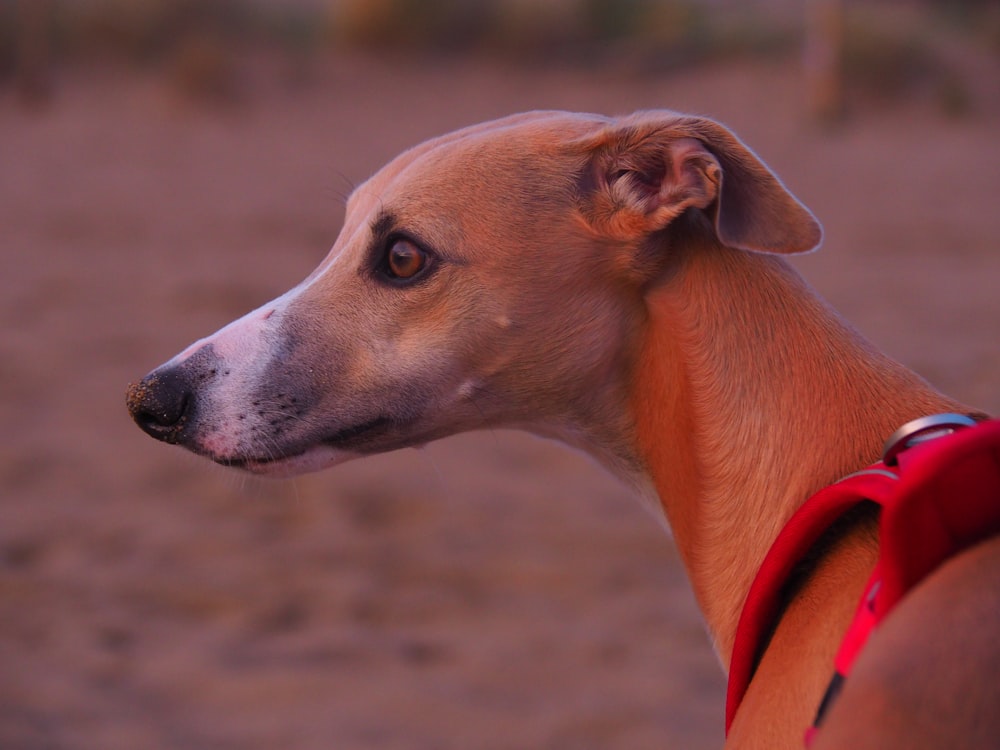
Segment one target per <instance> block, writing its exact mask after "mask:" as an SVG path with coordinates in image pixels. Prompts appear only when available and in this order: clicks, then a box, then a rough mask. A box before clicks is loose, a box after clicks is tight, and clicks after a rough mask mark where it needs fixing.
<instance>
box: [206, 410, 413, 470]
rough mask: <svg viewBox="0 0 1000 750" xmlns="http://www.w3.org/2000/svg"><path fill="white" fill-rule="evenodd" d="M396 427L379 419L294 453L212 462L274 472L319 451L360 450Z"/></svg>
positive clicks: (231, 458)
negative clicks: (363, 445)
mask: <svg viewBox="0 0 1000 750" xmlns="http://www.w3.org/2000/svg"><path fill="white" fill-rule="evenodd" d="M393 424H394V420H393V419H391V418H390V417H385V416H380V417H375V418H374V419H370V420H368V421H367V422H361V423H359V424H355V425H351V426H349V427H345V428H343V429H340V430H338V431H337V432H335V433H333V434H332V435H328V436H327V437H324V438H321V439H320V440H316V441H311V442H309V443H308V444H306V445H302V446H298V447H296V448H295V449H293V450H289V451H285V452H281V453H275V454H274V455H270V456H253V455H250V456H212V457H211V458H212V460H213V461H215V463H217V464H221V465H222V466H229V467H232V468H236V469H246V470H248V471H252V472H254V473H271V471H272V469H275V468H277V467H278V466H279V465H281V464H285V463H290V462H293V461H295V460H296V459H300V458H302V457H303V456H305V455H306V454H307V453H309V452H310V451H313V450H315V449H317V448H328V449H332V450H337V451H345V452H347V451H356V452H357V451H359V450H360V443H362V442H363V441H364V440H365V439H367V438H370V437H371V436H372V435H374V434H378V433H381V432H384V431H385V430H386V429H388V428H389V427H390V426H392V425H393Z"/></svg>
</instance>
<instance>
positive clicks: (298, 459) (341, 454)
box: [213, 445, 363, 479]
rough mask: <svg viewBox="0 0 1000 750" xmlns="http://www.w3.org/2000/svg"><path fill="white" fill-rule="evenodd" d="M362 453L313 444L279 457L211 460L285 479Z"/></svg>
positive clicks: (317, 469)
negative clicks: (297, 451)
mask: <svg viewBox="0 0 1000 750" xmlns="http://www.w3.org/2000/svg"><path fill="white" fill-rule="evenodd" d="M362 455H363V454H361V453H356V452H354V451H345V450H340V449H337V448H332V447H330V446H327V445H315V446H312V447H310V448H307V449H306V450H305V451H303V452H302V453H296V454H295V455H292V456H283V457H281V458H273V459H271V458H269V459H253V458H251V459H238V460H237V459H225V458H214V459H213V460H214V461H215V462H216V463H219V464H222V465H223V466H230V467H233V468H236V469H240V470H242V471H247V472H249V473H251V474H256V475H258V476H265V477H273V478H275V479H286V478H289V477H296V476H299V475H300V474H310V473H312V472H314V471H322V470H323V469H328V468H330V467H331V466H336V465H338V464H342V463H344V462H345V461H350V460H351V459H354V458H360V457H361V456H362Z"/></svg>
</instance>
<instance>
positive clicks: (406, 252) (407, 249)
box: [385, 239, 427, 281]
mask: <svg viewBox="0 0 1000 750" xmlns="http://www.w3.org/2000/svg"><path fill="white" fill-rule="evenodd" d="M426 265H427V253H425V252H424V251H423V250H421V249H420V248H419V247H417V246H416V245H414V244H413V243H412V242H410V241H409V240H401V239H400V240H396V241H395V242H393V243H392V245H390V247H389V252H388V253H387V254H386V257H385V270H386V273H387V274H388V275H389V276H391V277H392V278H394V279H400V280H403V281H405V280H406V279H412V278H413V277H415V276H416V275H417V274H419V273H420V272H421V271H423V270H424V268H425V267H426Z"/></svg>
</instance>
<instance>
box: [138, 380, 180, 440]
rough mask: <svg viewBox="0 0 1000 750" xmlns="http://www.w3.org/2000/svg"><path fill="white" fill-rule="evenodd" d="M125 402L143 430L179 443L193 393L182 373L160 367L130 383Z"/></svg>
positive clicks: (160, 438) (156, 436)
mask: <svg viewBox="0 0 1000 750" xmlns="http://www.w3.org/2000/svg"><path fill="white" fill-rule="evenodd" d="M126 403H127V404H128V410H129V413H130V414H131V415H132V419H134V420H135V423H136V424H137V425H139V427H140V428H142V430H143V431H144V432H146V433H147V434H148V435H152V436H153V437H154V438H156V439H157V440H163V441H164V442H167V443H177V442H179V441H180V437H181V433H182V432H183V430H184V426H185V424H186V423H187V421H188V418H189V416H190V414H191V411H192V409H193V406H194V392H193V389H192V387H191V383H190V381H189V380H188V378H186V377H185V376H184V374H183V373H182V372H179V371H178V370H176V369H172V370H166V371H163V372H161V371H159V370H157V371H154V372H152V373H150V374H149V375H147V376H146V377H144V378H143V379H142V380H140V381H139V382H138V383H131V384H130V385H129V387H128V392H127V394H126Z"/></svg>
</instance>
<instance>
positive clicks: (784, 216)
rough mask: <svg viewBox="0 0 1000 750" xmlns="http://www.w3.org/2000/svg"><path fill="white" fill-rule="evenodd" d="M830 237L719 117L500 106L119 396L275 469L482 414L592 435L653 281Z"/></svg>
mask: <svg viewBox="0 0 1000 750" xmlns="http://www.w3.org/2000/svg"><path fill="white" fill-rule="evenodd" d="M819 237H820V232H819V227H818V225H817V224H816V222H815V220H814V219H813V218H812V216H811V215H810V214H809V213H808V211H806V210H805V209H804V208H803V207H802V206H801V205H800V204H799V203H798V202H797V201H796V200H795V199H794V198H793V197H792V196H791V195H790V194H789V193H788V192H787V191H786V190H785V189H784V188H783V187H782V185H781V184H780V182H778V180H777V179H776V178H775V177H774V175H773V174H772V173H771V172H770V171H769V170H768V169H767V168H766V167H765V166H764V165H763V164H762V163H761V162H760V161H759V160H758V159H757V158H756V157H755V156H754V155H753V154H752V153H751V152H750V151H748V150H747V149H746V148H745V147H744V146H743V145H742V144H741V143H740V142H739V141H738V140H737V139H736V138H735V137H734V136H733V135H732V134H730V133H729V132H728V131H726V130H725V129H724V128H722V127H721V126H719V125H717V124H716V123H714V122H711V121H708V120H704V119H699V118H690V117H683V116H680V115H677V114H674V113H669V112H655V113H642V114H639V115H635V116H632V117H630V118H627V119H625V120H609V119H606V118H601V117H597V116H589V115H570V114H565V113H545V112H542V113H531V114H527V115H519V116H515V117H511V118H507V119H503V120H498V121H495V122H491V123H486V124H484V125H479V126H475V127H471V128H467V129H464V130H460V131H458V132H456V133H453V134H450V135H446V136H443V137H441V138H438V139H435V140H432V141H429V142H427V143H424V144H422V145H421V146H418V147H416V148H414V149H412V150H410V151H408V152H406V153H404V154H402V155H401V156H399V157H398V158H397V159H395V160H394V161H392V162H391V163H390V164H389V165H387V166H386V167H385V168H383V169H382V170H381V171H380V172H378V173H377V174H376V175H375V176H374V177H372V178H371V179H370V180H368V181H367V182H366V183H364V184H363V185H361V186H360V187H359V188H357V190H355V191H354V193H353V195H352V196H351V198H350V199H349V201H348V205H347V214H346V219H345V224H344V227H343V229H342V231H341V234H340V236H339V237H338V239H337V241H336V244H335V245H334V247H333V249H332V250H331V251H330V253H329V255H328V256H327V257H326V259H325V260H324V261H323V262H322V264H320V266H319V267H318V268H317V269H316V270H315V271H314V272H313V273H312V274H311V275H310V276H309V277H308V278H306V279H305V280H304V281H303V282H302V283H301V284H299V285H298V286H297V287H295V288H294V289H292V290H290V291H289V292H287V293H286V294H284V295H282V296H281V297H279V298H277V299H276V300H274V301H272V302H270V303H268V304H266V305H264V306H263V307H261V308H259V309H258V310H256V311H254V312H251V313H250V314H248V315H246V316H244V317H243V318H240V319H239V320H237V321H235V322H233V323H231V324H230V325H228V326H226V327H225V328H223V329H222V330H220V331H218V332H217V333H215V334H214V335H212V336H210V337H208V338H206V339H203V340H202V341H199V342H197V343H195V344H193V345H192V346H191V347H189V348H188V349H187V350H185V351H184V352H182V353H181V354H179V355H178V356H176V357H174V358H173V359H172V360H170V361H169V362H167V363H166V364H164V365H162V366H161V367H159V368H157V369H156V370H154V371H153V372H151V373H150V374H149V375H147V376H146V377H145V378H144V379H143V380H142V381H140V382H138V383H135V384H133V385H132V386H130V388H129V392H128V406H129V410H130V412H131V414H132V416H133V418H134V419H135V420H136V422H137V423H138V424H139V426H140V427H142V428H143V429H144V430H145V431H146V432H148V433H149V434H150V435H152V436H153V437H156V438H158V439H160V440H164V441H166V442H169V443H176V444H179V445H182V446H184V447H186V448H189V449H190V450H192V451H195V452H196V453H199V454H202V455H204V456H206V457H208V458H210V459H212V460H214V461H217V462H219V463H222V464H226V465H230V466H237V467H241V468H245V469H248V470H251V471H255V472H259V473H270V474H295V473H300V472H303V471H309V470H315V469H318V468H322V467H325V466H329V465H332V464H334V463H337V462H339V461H342V460H345V459H347V458H351V457H353V456H357V455H364V454H369V453H376V452H383V451H388V450H392V449H396V448H401V447H404V446H412V445H419V444H423V443H426V442H428V441H431V440H435V439H437V438H441V437H444V436H446V435H450V434H454V433H457V432H461V431H465V430H469V429H476V428H481V427H496V426H516V427H524V428H527V429H532V430H535V431H537V432H540V433H543V434H552V435H558V436H561V437H563V438H565V439H567V440H569V441H570V442H586V439H585V438H584V437H583V436H582V435H581V434H580V433H583V432H587V430H588V429H589V428H590V426H591V425H590V423H591V422H595V421H601V420H605V421H608V422H609V423H616V424H617V423H621V422H622V421H623V420H626V419H627V417H626V415H624V414H622V413H620V409H617V408H616V406H615V404H618V405H619V406H620V401H616V400H615V397H619V398H623V397H624V393H623V391H624V390H626V389H627V387H628V386H627V383H628V377H629V368H630V366H631V364H632V359H631V357H630V351H631V344H632V342H633V341H634V340H635V336H636V335H637V331H638V329H639V328H640V326H641V323H642V319H643V305H642V299H643V295H644V293H645V291H646V290H647V289H648V288H649V286H650V285H651V284H655V283H657V282H658V280H660V279H662V278H664V277H665V276H666V275H668V274H669V273H670V268H671V266H672V264H674V263H676V262H677V258H678V257H680V256H682V255H683V254H684V252H686V251H687V248H688V247H689V246H691V245H697V244H699V242H701V244H705V243H706V242H707V243H711V244H714V245H715V246H719V245H724V246H728V247H730V248H735V249H737V250H742V251H758V252H781V253H784V252H796V251H803V250H808V249H811V248H812V247H814V246H815V245H816V244H817V243H818V242H819ZM609 392H610V393H611V394H612V395H611V396H609V395H608V393H609Z"/></svg>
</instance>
